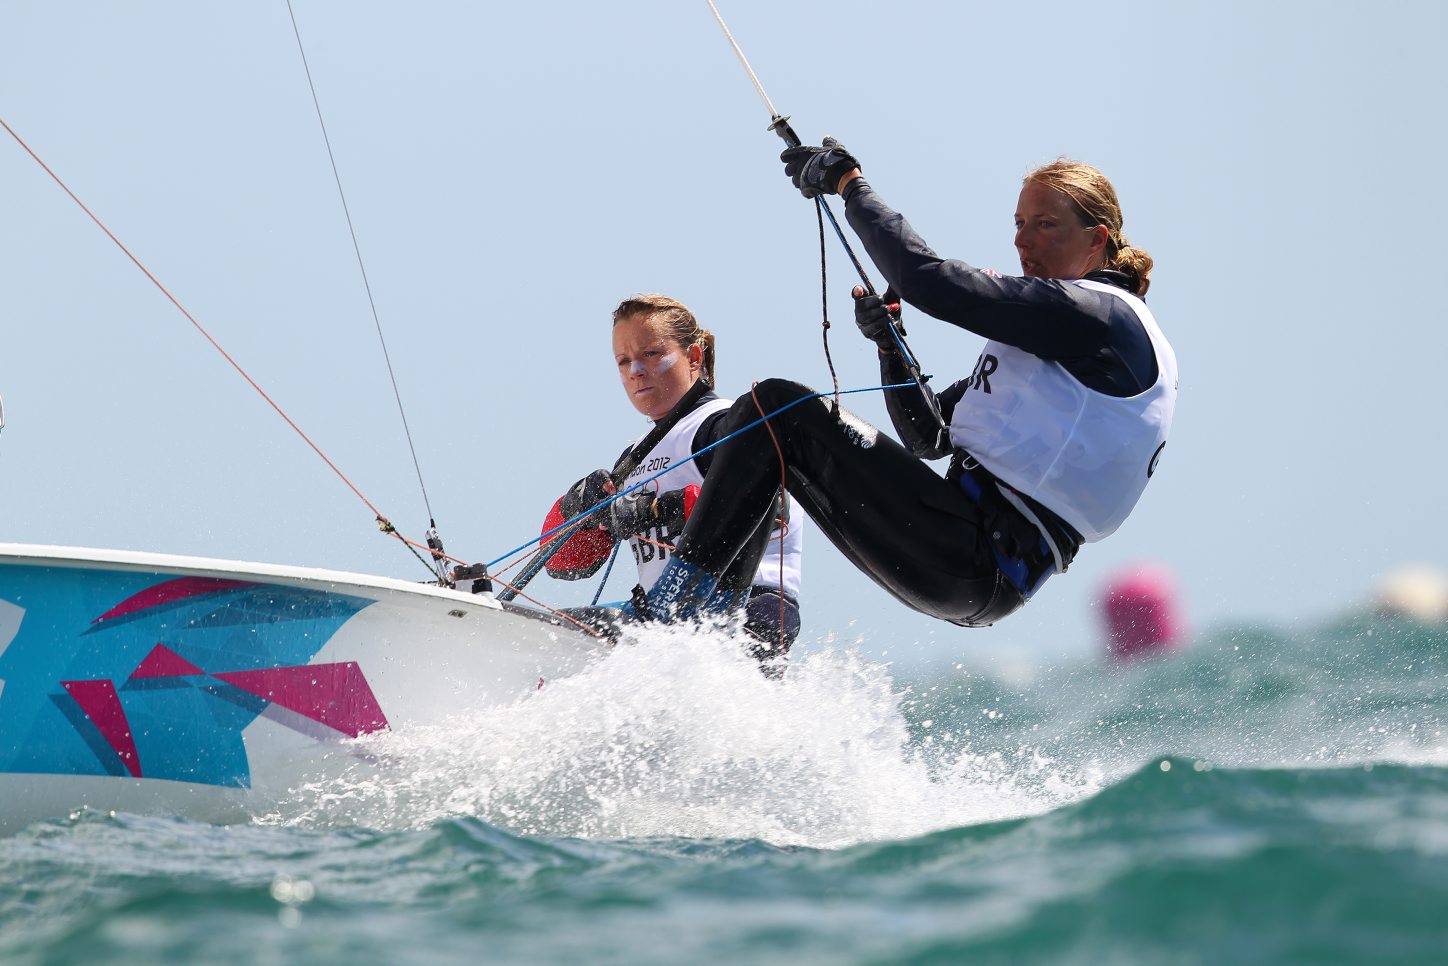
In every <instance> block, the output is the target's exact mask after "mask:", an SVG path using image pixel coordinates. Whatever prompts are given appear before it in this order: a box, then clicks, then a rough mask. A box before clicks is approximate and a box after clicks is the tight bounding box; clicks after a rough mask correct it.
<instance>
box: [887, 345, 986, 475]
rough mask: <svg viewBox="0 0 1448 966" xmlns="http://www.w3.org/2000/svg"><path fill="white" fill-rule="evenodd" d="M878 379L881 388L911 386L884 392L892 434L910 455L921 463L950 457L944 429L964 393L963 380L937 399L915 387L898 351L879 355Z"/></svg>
mask: <svg viewBox="0 0 1448 966" xmlns="http://www.w3.org/2000/svg"><path fill="white" fill-rule="evenodd" d="M880 379H881V382H882V383H883V384H884V385H887V386H893V385H897V384H899V383H902V382H904V383H911V384H910V385H908V386H905V387H903V388H901V389H890V390H887V391H886V392H885V409H886V411H887V412H889V414H890V422H891V423H893V424H894V426H895V435H896V436H898V437H899V438H900V442H901V443H903V444H905V448H906V449H908V450H909V451H910V452H911V453H912V454H913V455H915V456H918V457H919V458H920V459H924V460H935V459H940V458H941V457H942V456H949V455H950V453H951V451H952V449H953V447H952V445H951V442H950V434H949V432H948V431H947V430H946V428H945V427H947V426H949V425H950V414H951V413H953V412H954V411H955V404H956V403H957V402H959V401H960V397H961V396H963V395H964V394H965V385H966V380H961V381H960V382H957V383H955V384H954V385H952V386H951V387H950V388H948V389H946V390H945V391H944V392H942V393H940V394H939V395H938V396H937V395H936V394H935V392H934V391H933V390H931V389H930V387H929V386H918V387H917V386H916V385H914V383H913V379H914V377H913V376H912V375H911V374H910V370H909V369H907V368H906V367H905V360H904V359H902V358H901V357H900V355H899V353H897V352H887V353H882V354H881V356H880Z"/></svg>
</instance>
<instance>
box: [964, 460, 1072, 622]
mask: <svg viewBox="0 0 1448 966" xmlns="http://www.w3.org/2000/svg"><path fill="white" fill-rule="evenodd" d="M945 478H946V479H947V480H950V481H952V482H954V483H955V484H956V485H957V486H959V487H960V488H961V490H963V491H964V492H965V495H966V496H967V497H969V498H970V500H971V502H972V503H974V504H975V505H976V506H978V507H979V508H980V512H981V522H982V524H983V525H984V527H985V534H986V538H987V539H988V540H989V541H990V545H991V553H992V555H993V556H994V557H995V560H996V566H998V567H999V568H1000V571H1001V573H1002V574H1003V575H1004V576H1005V578H1006V580H1008V581H1009V582H1010V584H1011V586H1013V587H1015V588H1016V590H1018V591H1020V592H1021V596H1023V597H1025V598H1026V599H1027V600H1030V599H1031V597H1032V595H1034V594H1035V593H1036V591H1038V590H1040V589H1041V585H1042V584H1044V583H1045V582H1046V578H1047V577H1049V576H1051V575H1052V574H1055V573H1065V572H1066V568H1067V567H1069V566H1070V565H1071V560H1072V559H1073V558H1074V557H1075V555H1076V553H1075V547H1074V546H1073V547H1070V552H1069V556H1068V555H1067V554H1066V553H1065V552H1064V551H1063V548H1062V546H1061V545H1062V544H1063V543H1065V542H1066V541H1064V540H1059V539H1055V538H1053V535H1052V533H1051V530H1052V528H1051V527H1050V526H1049V525H1048V524H1047V523H1046V522H1045V520H1043V516H1046V515H1049V514H1050V511H1049V510H1046V508H1045V507H1043V506H1041V505H1040V504H1039V503H1036V501H1035V500H1032V499H1031V498H1030V497H1028V496H1026V495H1025V494H1023V493H1021V492H1020V491H1019V490H1017V489H1015V488H1014V487H1012V486H1009V485H1007V484H1006V483H1003V482H1001V481H1000V480H999V479H998V478H997V477H996V476H995V474H993V473H991V471H990V470H988V469H986V468H985V467H984V466H981V465H980V462H979V461H978V460H977V459H976V458H975V457H974V456H972V455H970V453H968V452H966V451H965V450H963V449H957V450H956V451H955V452H954V453H953V454H952V455H951V458H950V469H949V470H948V471H947V472H946V474H945ZM1077 546H1079V542H1078V543H1077Z"/></svg>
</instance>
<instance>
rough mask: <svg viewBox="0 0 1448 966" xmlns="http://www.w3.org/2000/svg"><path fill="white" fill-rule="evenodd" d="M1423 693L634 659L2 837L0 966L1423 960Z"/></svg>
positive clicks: (1359, 654) (1275, 682) (1379, 636)
mask: <svg viewBox="0 0 1448 966" xmlns="http://www.w3.org/2000/svg"><path fill="white" fill-rule="evenodd" d="M1445 672H1448V628H1445V627H1442V626H1437V627H1427V626H1423V625H1419V624H1415V623H1412V622H1410V621H1406V620H1401V619H1394V618H1385V617H1378V616H1370V615H1360V616H1356V617H1348V618H1343V619H1341V620H1337V621H1333V622H1330V623H1327V624H1324V625H1321V626H1315V627H1310V628H1303V629H1299V630H1296V631H1291V632H1289V631H1286V630H1281V629H1273V628H1265V627H1262V628H1235V629H1221V630H1219V631H1217V632H1215V633H1212V634H1210V635H1208V636H1207V637H1206V638H1205V639H1203V640H1200V641H1198V642H1197V643H1196V644H1195V646H1194V647H1192V648H1190V649H1189V650H1186V651H1183V652H1180V653H1174V654H1167V655H1162V656H1160V657H1157V658H1155V659H1151V660H1146V661H1138V662H1135V663H1131V664H1111V663H1106V662H1100V663H1096V662H1086V663H1078V664H1073V665H1063V666H1058V667H1054V668H1048V669H1043V670H1041V671H1039V672H1036V673H1035V674H1034V676H1033V677H1032V678H1031V679H1029V680H1022V679H1020V678H1019V677H1018V676H1013V677H1011V678H1010V679H1006V678H1004V677H1003V676H1000V675H994V674H991V673H983V672H980V671H971V670H967V669H965V668H961V667H948V668H946V669H944V670H940V671H933V672H930V673H929V674H917V675H915V676H913V677H912V676H909V675H906V674H903V673H902V672H899V671H896V670H893V669H892V668H890V667H888V666H885V665H882V664H880V663H879V662H877V661H872V660H869V659H866V658H864V657H861V656H859V654H858V653H857V652H856V650H855V649H854V648H852V647H850V646H847V645H844V644H840V645H826V646H818V647H811V648H809V649H808V653H806V654H805V655H804V656H803V657H802V658H801V659H800V660H797V661H795V662H794V663H793V664H792V665H791V667H790V669H789V672H788V674H787V675H786V677H785V678H784V680H783V681H771V680H768V679H766V678H764V677H763V676H762V675H760V674H759V673H758V671H757V670H756V669H755V667H754V666H753V665H752V663H751V662H750V661H749V660H748V659H747V658H745V657H743V656H742V655H741V654H739V653H738V651H737V649H736V648H734V647H731V646H728V645H727V644H726V643H724V642H723V641H721V639H720V638H719V637H718V636H711V635H703V634H687V633H677V632H669V631H657V632H650V633H645V634H644V635H643V636H642V637H641V638H640V639H639V640H638V641H636V642H635V643H634V644H633V645H632V646H627V647H620V648H617V649H615V650H614V651H613V652H612V653H611V654H609V655H608V656H607V657H605V658H603V659H602V660H600V661H599V662H598V663H596V664H595V665H593V666H592V667H590V668H589V669H587V670H586V671H585V672H583V673H581V674H578V675H576V676H575V677H572V678H568V679H563V680H558V681H550V682H547V684H546V685H545V686H544V687H543V688H541V689H540V690H538V691H537V692H536V693H534V694H532V695H530V696H528V697H527V698H526V699H524V700H522V701H520V702H519V703H517V704H515V705H512V706H508V707H501V708H496V709H491V710H485V711H482V712H481V713H480V714H478V715H476V716H474V717H471V718H469V719H467V720H458V721H454V722H449V723H447V724H445V725H442V726H438V727H435V728H430V729H426V730H415V731H412V732H400V733H392V734H382V735H375V736H371V737H368V738H365V739H362V740H361V742H360V743H359V746H358V747H357V748H356V749H355V750H356V751H357V752H358V756H359V764H358V765H357V766H356V767H355V768H353V769H351V770H349V771H347V772H345V773H343V774H341V775H339V776H334V777H333V778H331V779H329V780H327V781H326V782H321V783H318V784H316V785H311V786H306V787H302V788H298V789H295V790H294V791H293V792H292V794H291V795H290V796H289V797H288V799H287V800H286V801H285V802H284V803H282V804H281V805H279V806H278V807H277V808H276V809H275V810H274V811H272V812H271V813H269V814H267V815H265V816H262V817H260V819H259V820H258V821H257V822H255V823H253V824H250V825H239V826H211V825H205V824H200V823H195V822H187V821H182V820H178V819H167V818H155V817H137V816H131V815H124V814H114V815H112V814H101V813H94V812H81V813H77V814H74V815H70V816H58V817H57V818H56V819H54V820H52V821H47V822H42V823H38V824H36V825H33V826H31V827H30V828H28V829H26V830H24V831H22V832H20V833H17V834H15V835H12V836H9V837H6V838H0V962H3V963H6V964H28V963H155V962H187V963H203V962H204V963H273V962H274V963H299V962H305V963H314V962H315V963H324V962H346V963H349V964H359V963H465V962H466V963H473V962H486V963H619V964H623V963H629V964H635V963H788V964H791V966H798V964H800V963H809V962H823V963H959V962H983V963H992V962H1001V963H1015V962H1022V961H1047V962H1080V963H1254V962H1271V963H1280V962H1313V963H1331V962H1372V963H1388V962H1423V963H1432V962H1444V961H1448V739H1445V733H1444V729H1445V721H1444V717H1445V712H1448V674H1445ZM362 759H366V761H367V762H368V763H367V764H365V765H364V764H362V763H361V762H362Z"/></svg>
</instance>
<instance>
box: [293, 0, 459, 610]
mask: <svg viewBox="0 0 1448 966" xmlns="http://www.w3.org/2000/svg"><path fill="white" fill-rule="evenodd" d="M287 13H288V15H290V17H291V19H292V33H293V34H294V35H295V36H296V38H297V52H298V53H299V54H301V57H302V70H303V71H305V72H306V75H307V87H308V88H309V89H310V90H311V92H312V106H313V107H314V108H316V111H317V124H318V126H320V127H321V129H322V142H323V143H324V144H326V146H327V160H328V161H330V162H331V164H332V178H333V180H335V181H336V182H337V197H338V198H340V199H341V201H342V213H343V214H344V215H345V216H346V219H347V231H348V233H349V234H350V235H351V236H352V251H354V252H355V253H356V255H357V270H358V271H359V272H361V274H362V287H363V288H364V289H366V291H367V304H368V306H370V307H371V309H372V322H373V324H374V325H375V326H376V328H377V341H378V342H379V343H381V345H382V358H383V359H384V360H385V361H386V363H387V377H388V378H389V379H391V380H392V395H393V397H394V398H395V399H396V400H397V414H398V415H399V416H400V417H401V418H402V430H403V433H404V434H405V435H406V436H407V448H408V450H409V451H410V452H411V453H412V467H413V469H414V470H415V471H416V472H417V485H418V487H419V488H420V489H421V490H422V504H423V506H424V507H425V508H426V510H427V521H428V527H429V530H428V534H427V543H428V547H429V548H430V549H431V551H432V556H433V569H434V570H435V571H436V573H437V575H438V579H439V580H442V581H444V582H445V581H446V579H447V574H446V570H445V567H444V565H443V555H442V553H441V551H442V540H441V539H440V538H439V537H438V535H437V521H436V519H435V518H434V517H433V513H432V502H431V501H430V500H429V499H428V497H427V484H426V483H425V482H424V481H423V477H422V465H421V463H420V462H419V461H418V458H417V447H416V446H415V445H414V444H413V441H412V428H411V427H410V426H409V425H408V423H407V411H406V409H405V408H404V407H403V405H402V391H401V390H400V389H398V386H397V374H396V373H395V372H394V371H393V369H392V356H391V355H390V354H389V353H388V351H387V339H386V337H385V336H384V335H383V334H382V319H381V317H380V316H379V315H378V312H377V302H376V300H375V299H374V298H373V297H372V283H371V282H370V281H368V279H367V265H366V264H365V263H364V262H363V260H362V246H361V245H360V244H359V243H358V241H357V229H356V227H354V225H353V224H352V210H351V209H350V208H349V207H348V206H347V193H346V192H345V191H343V190H342V175H341V174H340V173H339V172H338V170H337V156H336V155H335V154H334V153H333V152H332V139H331V137H330V136H328V134H327V122H326V121H325V120H324V119H323V117H322V103H321V100H320V99H319V98H318V97H317V85H316V84H315V83H314V82H313V81H312V68H311V65H310V64H308V62H307V50H306V48H305V47H304V46H303V45H302V32H301V29H300V28H299V27H298V26H297V14H296V11H295V10H293V9H292V0H287Z"/></svg>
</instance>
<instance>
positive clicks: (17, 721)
mask: <svg viewBox="0 0 1448 966" xmlns="http://www.w3.org/2000/svg"><path fill="white" fill-rule="evenodd" d="M370 603H372V601H370V600H368V599H366V598H362V597H355V596H350V595H346V594H337V593H331V592H327V591H318V590H309V589H304V588H297V587H285V586H277V585H270V584H262V583H254V582H250V581H243V580H236V579H230V580H223V579H216V578H206V577H177V576H174V575H166V574H154V573H153V574H145V573H131V572H120V571H108V570H99V569H94V570H93V569H74V568H69V567H47V566H25V565H20V566H6V567H3V568H0V772H19V773H30V774H59V775H101V776H104V775H114V776H118V777H121V776H136V777H145V778H158V779H171V780H175V781H186V782H199V783H203V784H208V785H224V786H233V787H242V788H245V787H249V786H250V784H251V771H250V767H249V765H248V762H247V754H246V747H245V745H244V743H243V741H242V731H243V730H244V729H245V728H246V727H247V726H248V725H250V724H251V723H252V722H253V721H254V720H256V718H257V716H258V715H259V714H261V713H262V712H263V711H265V710H266V709H267V707H268V706H269V705H270V704H271V702H270V701H268V699H267V698H266V697H264V696H259V695H258V694H257V693H255V689H253V690H252V691H248V690H246V689H245V688H244V687H238V686H236V685H235V684H231V683H228V682H227V681H224V680H222V679H220V678H218V677H216V675H232V676H233V679H234V680H240V681H246V680H248V679H247V677H246V676H245V675H244V674H236V672H258V671H272V670H276V669H279V670H281V671H286V670H287V669H290V668H296V667H297V666H300V665H306V664H308V663H309V662H310V661H311V660H312V659H313V658H315V657H316V655H317V653H318V652H319V651H320V650H321V649H322V647H323V646H324V645H325V644H326V643H327V641H328V640H330V639H331V637H332V635H333V634H335V633H336V632H337V630H338V628H340V627H341V626H342V625H343V624H344V623H346V621H347V620H348V619H350V618H351V617H352V616H353V615H354V614H356V613H357V612H359V611H360V610H362V609H363V608H365V607H366V606H368V605H369V604H370ZM17 621H18V624H17ZM7 637H8V638H9V640H8V643H7ZM344 679H345V680H351V678H347V677H346V676H344V675H339V676H336V680H339V681H340V680H344ZM363 687H365V682H364V683H363ZM367 698H368V699H370V698H371V695H370V693H369V694H368V695H367Z"/></svg>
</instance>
